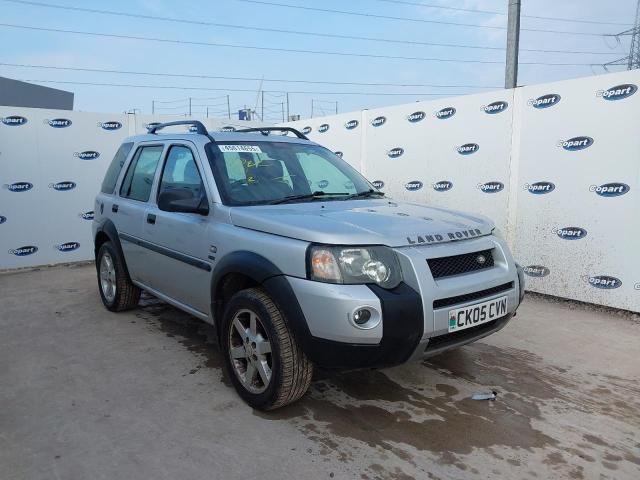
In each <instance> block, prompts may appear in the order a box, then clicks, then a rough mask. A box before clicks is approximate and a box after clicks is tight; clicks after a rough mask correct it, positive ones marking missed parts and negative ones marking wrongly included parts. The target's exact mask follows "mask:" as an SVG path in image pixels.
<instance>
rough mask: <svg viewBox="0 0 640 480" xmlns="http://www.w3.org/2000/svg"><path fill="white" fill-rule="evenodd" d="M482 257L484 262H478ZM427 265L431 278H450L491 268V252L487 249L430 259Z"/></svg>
mask: <svg viewBox="0 0 640 480" xmlns="http://www.w3.org/2000/svg"><path fill="white" fill-rule="evenodd" d="M482 257H483V258H484V262H482V261H478V259H480V258H482ZM427 263H428V264H429V268H430V269H431V275H433V278H443V277H450V276H451V275H458V274H460V273H468V272H475V271H476V270H484V269H485V268H491V267H493V251H492V250H491V249H489V250H482V251H480V252H472V253H465V254H463V255H452V256H450V257H440V258H430V259H428V260H427Z"/></svg>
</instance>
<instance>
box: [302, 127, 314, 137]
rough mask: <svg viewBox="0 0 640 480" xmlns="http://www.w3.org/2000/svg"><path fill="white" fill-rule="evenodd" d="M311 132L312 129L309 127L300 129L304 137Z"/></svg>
mask: <svg viewBox="0 0 640 480" xmlns="http://www.w3.org/2000/svg"><path fill="white" fill-rule="evenodd" d="M312 130H313V128H311V127H304V128H303V129H302V133H304V134H305V135H308V134H310V133H311V131H312Z"/></svg>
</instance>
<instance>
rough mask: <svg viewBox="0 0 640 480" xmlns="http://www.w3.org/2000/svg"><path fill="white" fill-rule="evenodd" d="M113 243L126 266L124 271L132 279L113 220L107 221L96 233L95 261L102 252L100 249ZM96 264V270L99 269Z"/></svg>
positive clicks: (94, 240) (94, 241) (94, 243)
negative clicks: (108, 243)
mask: <svg viewBox="0 0 640 480" xmlns="http://www.w3.org/2000/svg"><path fill="white" fill-rule="evenodd" d="M106 242H111V243H112V244H113V246H114V248H115V249H116V250H117V252H118V255H120V258H121V259H122V265H123V266H124V271H125V273H126V275H127V277H129V278H131V277H130V275H129V268H128V267H127V261H126V259H125V258H124V252H123V251H122V244H121V243H120V237H119V235H118V230H116V226H115V225H114V224H113V222H112V221H111V220H106V221H105V222H104V223H103V224H102V225H100V227H99V228H98V229H97V231H96V235H95V238H94V239H93V245H94V256H95V259H96V260H97V259H98V252H99V251H100V247H101V246H102V245H103V244H104V243H106ZM97 266H98V265H97V262H96V268H97Z"/></svg>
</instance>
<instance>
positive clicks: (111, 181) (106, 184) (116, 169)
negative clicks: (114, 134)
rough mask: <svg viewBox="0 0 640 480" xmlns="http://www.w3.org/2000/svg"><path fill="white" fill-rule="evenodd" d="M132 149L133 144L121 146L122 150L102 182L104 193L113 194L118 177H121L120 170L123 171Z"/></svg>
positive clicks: (119, 150) (115, 157)
mask: <svg viewBox="0 0 640 480" xmlns="http://www.w3.org/2000/svg"><path fill="white" fill-rule="evenodd" d="M132 147H133V142H131V143H123V144H122V145H120V148H119V149H118V151H117V152H116V155H115V156H114V157H113V160H111V165H109V168H108V169H107V173H106V174H105V176H104V180H103V181H102V188H100V191H101V192H102V193H113V190H114V189H115V188H116V182H117V181H118V177H119V176H120V170H122V167H123V165H124V162H125V160H126V159H127V157H128V156H129V152H130V151H131V148H132Z"/></svg>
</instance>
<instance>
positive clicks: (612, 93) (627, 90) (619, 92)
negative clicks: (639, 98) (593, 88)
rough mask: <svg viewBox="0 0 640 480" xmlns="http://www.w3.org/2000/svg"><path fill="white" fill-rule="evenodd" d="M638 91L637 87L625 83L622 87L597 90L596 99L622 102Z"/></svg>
mask: <svg viewBox="0 0 640 480" xmlns="http://www.w3.org/2000/svg"><path fill="white" fill-rule="evenodd" d="M637 91H638V86H637V85H633V84H632V83H625V84H624V85H617V86H615V87H611V88H609V89H608V90H598V91H597V92H596V97H602V98H604V99H605V100H609V101H614V100H622V99H623V98H627V97H630V96H631V95H633V94H634V93H636V92H637Z"/></svg>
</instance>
